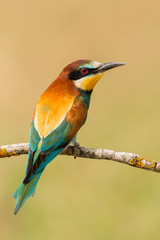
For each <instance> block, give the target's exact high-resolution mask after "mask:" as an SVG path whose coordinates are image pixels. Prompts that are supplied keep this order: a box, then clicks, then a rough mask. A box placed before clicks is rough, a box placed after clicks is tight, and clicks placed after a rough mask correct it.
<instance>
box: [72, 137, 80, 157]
mask: <svg viewBox="0 0 160 240" xmlns="http://www.w3.org/2000/svg"><path fill="white" fill-rule="evenodd" d="M76 140H77V134H76V135H75V136H74V138H73V139H72V144H73V148H75V147H79V146H80V144H79V143H78V142H77V141H76ZM75 151H76V150H75ZM74 159H76V156H74Z"/></svg>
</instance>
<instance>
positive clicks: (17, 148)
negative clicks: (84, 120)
mask: <svg viewBox="0 0 160 240" xmlns="http://www.w3.org/2000/svg"><path fill="white" fill-rule="evenodd" d="M28 150H29V144H28V143H19V144H12V145H6V146H1V147H0V158H4V157H11V156H18V155H21V154H28ZM61 154H62V155H70V156H74V157H83V158H92V159H99V160H112V161H115V162H120V163H125V164H128V165H130V166H133V167H137V168H141V169H146V170H150V171H154V172H160V162H159V161H153V160H149V159H146V158H143V157H140V156H139V155H138V154H134V153H126V152H116V151H112V150H107V149H101V148H99V149H96V148H86V147H79V146H68V147H67V148H66V149H64V150H63V151H62V153H61Z"/></svg>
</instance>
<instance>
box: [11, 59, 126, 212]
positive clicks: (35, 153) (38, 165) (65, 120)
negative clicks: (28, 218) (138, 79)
mask: <svg viewBox="0 0 160 240" xmlns="http://www.w3.org/2000/svg"><path fill="white" fill-rule="evenodd" d="M121 65H124V63H122V62H108V63H99V62H96V61H91V60H79V61H76V62H73V63H71V64H69V65H68V66H66V67H65V68H64V69H63V71H62V72H61V73H60V75H59V76H58V77H57V78H56V79H55V81H54V82H53V83H52V84H51V85H50V86H49V87H48V88H47V90H46V91H45V92H44V93H43V94H42V95H41V96H40V98H39V100H38V103H37V106H36V108H35V112H34V115H33V118H32V122H31V129H30V137H29V154H28V160H27V168H26V174H25V177H24V179H23V181H22V183H21V184H20V186H19V188H18V189H17V191H16V192H15V193H14V194H13V197H14V198H15V199H16V207H15V211H14V214H16V213H17V212H18V211H19V209H20V208H21V207H22V205H23V204H24V203H25V201H26V200H27V199H28V198H29V197H30V196H34V194H35V190H36V185H37V183H38V180H39V178H40V176H41V174H42V172H43V170H44V169H45V167H46V166H47V164H48V163H50V162H51V161H52V160H53V159H54V158H55V157H56V156H57V155H58V154H59V153H60V152H61V151H62V150H63V149H64V148H65V147H66V146H67V145H68V144H69V143H70V142H71V141H73V144H75V143H76V142H75V139H76V134H77V132H78V130H79V129H80V128H81V127H82V125H83V124H84V123H85V121H86V118H87V112H88V108H89V104H90V98H91V93H92V91H93V88H94V87H95V85H96V83H97V82H98V81H99V79H100V78H101V77H102V76H103V74H104V72H105V71H107V70H109V69H111V68H114V67H118V66H121Z"/></svg>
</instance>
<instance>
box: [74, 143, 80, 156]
mask: <svg viewBox="0 0 160 240" xmlns="http://www.w3.org/2000/svg"><path fill="white" fill-rule="evenodd" d="M77 147H80V144H79V143H78V142H76V141H75V142H74V143H73V151H74V152H75V153H76V150H77V149H76V148H77ZM74 159H76V155H75V156H74Z"/></svg>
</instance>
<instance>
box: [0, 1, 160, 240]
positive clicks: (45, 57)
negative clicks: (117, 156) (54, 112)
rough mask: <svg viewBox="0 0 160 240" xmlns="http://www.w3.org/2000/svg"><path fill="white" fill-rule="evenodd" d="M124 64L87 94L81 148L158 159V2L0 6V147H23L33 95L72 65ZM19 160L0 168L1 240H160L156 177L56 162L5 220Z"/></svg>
mask: <svg viewBox="0 0 160 240" xmlns="http://www.w3.org/2000/svg"><path fill="white" fill-rule="evenodd" d="M83 58H87V59H92V60H97V61H100V62H106V61H125V62H126V63H127V64H126V65H125V66H124V67H120V68H116V69H114V70H111V71H108V72H107V73H106V74H105V75H104V77H103V78H102V80H101V81H100V82H99V83H98V85H97V86H96V89H95V91H94V93H93V95H92V101H91V106H90V110H89V115H88V120H87V122H86V124H85V125H84V127H83V128H82V129H81V130H80V132H79V135H78V140H79V142H80V144H81V145H82V146H87V147H95V148H99V147H101V148H108V149H114V150H118V151H127V152H134V153H139V154H140V155H142V156H145V157H147V158H151V159H154V160H160V156H159V149H160V147H159V146H160V126H159V123H160V107H159V102H160V94H159V93H160V60H159V59H160V2H159V1H158V0H157V1H156V0H155V1H154V0H152V1H149V0H147V1H145V0H140V1H128V0H117V1H116V0H112V1H106V0H99V1H91V0H81V1H75V0H67V1H64V0H63V1H51V0H48V1H37V0H35V1H24V0H15V1H11V0H10V1H1V3H0V79H1V80H0V82H1V84H0V109H1V115H0V126H1V127H0V145H5V144H11V143H21V142H27V141H28V136H29V128H30V121H31V118H32V114H33V111H34V107H35V105H36V101H37V99H38V97H39V96H40V94H41V93H42V92H43V91H44V90H45V89H46V88H47V87H48V85H49V84H50V83H51V82H52V81H53V80H54V79H55V77H56V76H57V75H58V74H59V72H60V71H61V70H62V68H63V67H64V66H66V65H67V64H68V63H70V62H72V61H74V60H78V59H83ZM26 158H27V156H20V157H13V158H8V159H1V160H0V239H3V240H8V239H12V240H14V239H16V240H20V239H24V240H25V239H27V240H28V239H40V240H41V239H45V240H50V239H56V240H64V239H65V240H75V239H76V240H82V239H83V240H96V239H101V240H103V239H111V240H112V239H116V240H121V239H123V240H128V239H129V240H132V239H136V240H139V239H146V240H150V239H154V240H159V239H160V176H159V175H158V174H156V173H152V172H147V171H145V170H139V169H135V168H131V167H128V166H126V165H122V164H118V163H114V162H111V161H97V160H89V159H76V160H74V159H73V157H67V156H60V157H57V158H56V160H55V161H54V162H53V163H51V164H50V166H49V167H47V169H46V170H45V172H44V174H43V175H42V177H41V180H40V182H39V184H38V187H37V192H36V196H35V197H34V198H33V199H31V200H29V201H28V202H27V203H26V204H25V206H24V207H23V208H22V209H21V211H20V212H19V214H18V215H17V216H13V210H14V206H15V201H14V200H13V199H12V194H13V192H14V191H15V189H16V188H17V186H18V185H19V183H20V181H21V180H22V178H23V176H24V172H25V165H26Z"/></svg>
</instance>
